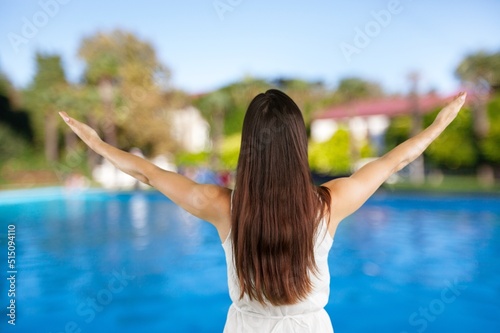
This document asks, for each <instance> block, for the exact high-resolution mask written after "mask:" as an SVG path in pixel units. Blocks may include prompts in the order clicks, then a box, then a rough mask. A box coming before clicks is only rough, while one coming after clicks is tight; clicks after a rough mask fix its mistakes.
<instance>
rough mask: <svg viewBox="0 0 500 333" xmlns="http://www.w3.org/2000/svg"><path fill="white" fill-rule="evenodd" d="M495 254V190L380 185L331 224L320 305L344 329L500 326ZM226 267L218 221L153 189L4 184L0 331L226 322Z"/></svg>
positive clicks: (499, 228) (217, 325)
mask: <svg viewBox="0 0 500 333" xmlns="http://www.w3.org/2000/svg"><path fill="white" fill-rule="evenodd" d="M8 225H14V226H15V232H16V233H15V237H16V238H15V242H16V245H15V246H16V270H17V274H16V284H15V287H16V296H15V300H16V325H15V327H14V326H11V325H9V324H7V320H8V319H9V318H8V317H7V316H6V314H7V312H8V310H7V308H6V307H7V305H8V302H9V300H10V299H12V298H10V297H8V295H7V292H8V289H9V286H10V285H9V283H8V281H7V280H6V271H7V269H8V268H7V247H8V244H7V231H8ZM499 255H500V198H499V197H487V196H422V195H409V194H407V195H403V194H395V193H392V194H391V193H385V194H384V193H379V194H377V195H376V196H374V197H373V198H372V199H371V200H370V201H369V202H368V203H366V204H365V206H364V207H363V208H361V209H360V210H359V211H358V212H357V213H356V214H354V215H353V216H351V217H349V218H348V219H347V220H346V221H345V222H343V224H341V226H340V227H339V230H338V232H337V234H336V236H335V242H334V245H333V248H332V251H331V253H330V271H331V297H330V303H329V304H328V306H327V308H326V310H327V311H328V313H329V314H330V317H331V319H332V322H333V325H334V328H335V331H336V332H340V333H351V332H352V333H359V332H394V333H403V332H407V333H413V332H429V333H431V332H455V333H456V332H482V333H487V332H495V333H496V332H499V331H500V261H499V259H498V258H499ZM225 269H226V267H225V260H224V254H223V250H222V247H221V245H220V240H219V238H218V235H217V233H216V231H215V229H214V228H213V227H212V226H211V225H209V224H207V223H204V222H203V221H200V220H198V219H196V218H194V217H192V216H190V215H188V214H186V213H184V212H183V211H182V210H181V209H179V208H177V207H176V206H175V205H174V204H173V203H172V202H171V201H169V200H168V199H166V198H164V197H163V196H162V195H160V194H158V193H156V192H142V193H141V192H135V193H110V192H105V191H100V190H91V191H86V192H80V193H67V192H65V191H63V190H62V189H57V188H56V189H42V190H31V191H9V192H0V275H1V277H2V278H1V280H0V290H1V295H0V301H1V309H2V311H1V317H0V331H1V332H37V333H38V332H47V333H49V332H52V333H56V332H57V333H59V332H78V331H79V330H81V332H221V331H222V328H223V326H224V322H225V317H226V312H227V309H228V307H229V305H230V300H229V297H228V294H227V284H226V271H225Z"/></svg>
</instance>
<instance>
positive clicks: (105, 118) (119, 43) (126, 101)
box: [78, 30, 174, 154]
mask: <svg viewBox="0 0 500 333" xmlns="http://www.w3.org/2000/svg"><path fill="white" fill-rule="evenodd" d="M78 54H79V56H80V57H81V58H82V59H83V60H84V61H85V63H86V68H85V75H84V76H85V79H86V82H87V83H88V84H89V86H90V87H93V88H94V89H95V90H96V92H97V94H98V96H99V97H100V99H101V107H100V108H98V109H95V110H87V112H88V116H87V118H95V119H96V122H97V123H99V124H100V126H99V127H100V128H101V130H102V131H103V132H104V137H105V139H106V141H108V142H110V143H112V144H114V142H113V141H116V144H117V145H118V146H121V147H129V146H130V143H129V142H133V143H134V144H135V145H138V146H140V147H141V148H142V149H144V150H146V152H148V153H155V154H158V153H165V152H166V151H168V150H170V149H173V147H174V142H173V140H171V137H170V134H169V131H168V111H169V110H170V109H171V108H173V107H174V106H173V105H172V103H171V101H170V100H168V99H167V97H170V96H172V94H171V92H170V90H169V89H168V81H169V77H170V71H169V70H168V69H167V68H166V67H165V66H164V65H163V64H161V62H160V61H159V60H158V58H157V55H156V52H155V50H154V48H153V46H152V45H151V44H149V43H148V42H146V41H143V40H140V39H139V38H138V37H136V36H135V35H133V34H132V33H129V32H125V31H121V30H115V31H112V32H110V33H102V32H100V33H97V34H95V35H92V36H90V37H87V38H85V39H84V40H83V41H82V43H81V45H80V48H79V52H78ZM117 127H118V128H117ZM120 132H121V134H122V135H121V138H122V140H121V141H120V140H118V139H119V138H117V136H119V134H120Z"/></svg>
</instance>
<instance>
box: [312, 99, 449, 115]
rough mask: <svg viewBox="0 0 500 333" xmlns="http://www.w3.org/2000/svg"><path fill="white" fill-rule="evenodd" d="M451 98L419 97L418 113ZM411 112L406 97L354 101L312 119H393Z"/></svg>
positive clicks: (334, 107) (442, 103)
mask: <svg viewBox="0 0 500 333" xmlns="http://www.w3.org/2000/svg"><path fill="white" fill-rule="evenodd" d="M453 96H454V95H453ZM453 96H448V97H441V96H438V95H436V94H429V95H425V96H419V98H418V106H419V110H420V113H428V112H431V111H432V110H434V109H435V108H437V107H441V106H444V105H446V104H447V103H448V102H449V101H451V100H452V98H453ZM411 112H412V105H411V101H410V99H409V98H408V97H386V98H383V99H372V100H364V101H356V102H351V103H347V104H343V105H337V106H333V107H331V108H328V109H326V110H324V111H322V112H319V113H318V114H317V115H316V116H315V117H314V119H340V118H351V117H356V116H361V117H363V116H364V117H366V116H375V115H386V116H389V117H394V116H397V115H402V114H410V113H411Z"/></svg>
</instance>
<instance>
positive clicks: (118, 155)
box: [59, 112, 231, 236]
mask: <svg viewBox="0 0 500 333" xmlns="http://www.w3.org/2000/svg"><path fill="white" fill-rule="evenodd" d="M59 114H60V115H61V117H62V118H63V119H64V121H65V122H66V124H68V126H69V127H70V128H71V129H72V130H73V132H75V133H76V135H78V136H79V137H80V138H81V139H82V140H83V142H85V143H86V144H87V145H88V146H89V147H90V148H91V149H92V150H94V151H95V152H96V153H98V154H99V155H101V156H103V157H104V158H106V159H107V160H108V161H110V162H111V163H112V164H113V165H115V166H116V167H117V168H118V169H120V170H121V171H123V172H125V173H127V174H129V175H131V176H132V177H134V178H136V179H137V180H139V181H141V182H143V183H145V184H148V185H151V186H153V187H155V188H156V189H158V190H159V191H160V192H162V193H163V194H165V195H166V196H167V197H168V198H170V199H171V200H172V201H173V202H174V203H176V204H177V205H179V206H180V207H182V208H183V209H185V210H186V211H188V212H189V213H191V214H193V215H195V216H197V217H199V218H201V219H203V220H205V221H208V222H210V223H212V224H214V225H215V227H216V228H217V229H218V231H219V234H221V236H223V235H224V234H225V229H226V224H227V225H229V224H228V221H227V220H228V216H229V209H230V208H229V200H230V193H231V192H230V190H229V189H227V188H224V187H220V186H217V185H211V184H198V183H196V182H194V181H192V180H191V179H189V178H187V177H184V176H182V175H179V174H177V173H175V172H170V171H166V170H163V169H161V168H159V167H157V166H156V165H154V164H153V163H151V162H149V161H147V160H145V159H143V158H141V157H139V156H136V155H133V154H130V153H127V152H125V151H123V150H120V149H118V148H115V147H113V146H111V145H109V144H107V143H106V142H104V141H102V140H101V138H100V137H99V135H97V132H96V131H95V130H94V129H92V128H91V127H89V126H88V125H86V124H84V123H82V122H79V121H77V120H76V119H73V118H71V117H69V116H68V115H67V114H66V113H65V112H60V113H59Z"/></svg>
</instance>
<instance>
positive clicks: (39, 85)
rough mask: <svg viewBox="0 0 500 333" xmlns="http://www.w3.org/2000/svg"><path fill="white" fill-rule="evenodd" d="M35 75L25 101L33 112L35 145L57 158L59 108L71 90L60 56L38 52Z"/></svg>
mask: <svg viewBox="0 0 500 333" xmlns="http://www.w3.org/2000/svg"><path fill="white" fill-rule="evenodd" d="M36 67H37V69H36V74H35V76H34V78H33V81H32V82H31V84H30V85H29V86H28V88H27V89H26V90H25V92H24V97H25V98H24V99H25V104H26V106H27V107H28V110H29V111H30V113H31V119H32V122H33V129H34V135H35V142H36V144H38V145H40V146H43V147H44V151H45V157H46V159H47V161H49V162H55V161H56V160H57V159H58V130H57V129H58V119H57V118H56V117H57V111H59V110H63V109H64V107H65V106H66V104H65V103H64V102H65V94H66V93H67V92H68V91H69V89H70V88H69V85H68V82H67V81H66V77H65V73H64V69H63V67H62V64H61V57H60V56H58V55H44V54H40V53H38V54H37V55H36Z"/></svg>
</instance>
